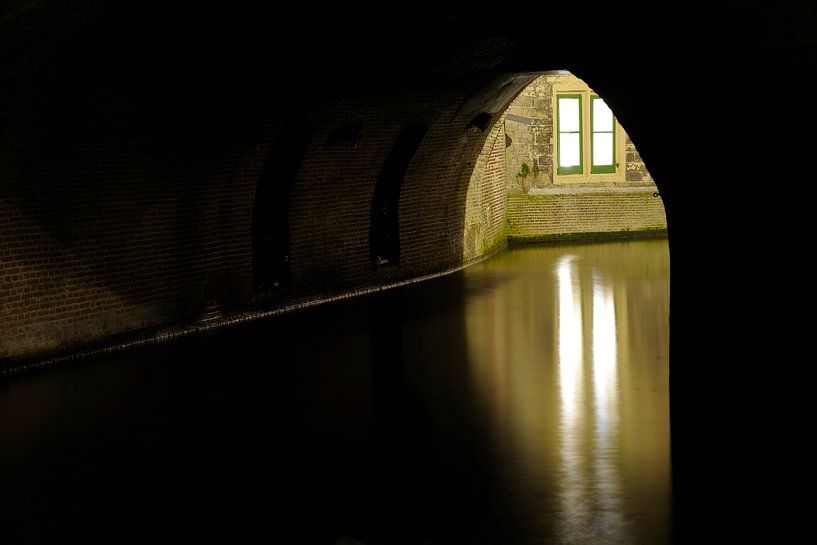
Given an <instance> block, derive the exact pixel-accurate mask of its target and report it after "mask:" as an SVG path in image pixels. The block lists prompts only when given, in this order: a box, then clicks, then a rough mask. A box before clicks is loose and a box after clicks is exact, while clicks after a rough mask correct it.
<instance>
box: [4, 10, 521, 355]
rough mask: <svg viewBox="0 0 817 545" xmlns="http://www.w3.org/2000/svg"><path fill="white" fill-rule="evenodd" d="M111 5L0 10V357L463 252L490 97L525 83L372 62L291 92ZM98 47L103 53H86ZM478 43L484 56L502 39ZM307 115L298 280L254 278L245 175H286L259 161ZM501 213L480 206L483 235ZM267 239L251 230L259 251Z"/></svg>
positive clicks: (395, 272) (432, 269) (292, 218)
mask: <svg viewBox="0 0 817 545" xmlns="http://www.w3.org/2000/svg"><path fill="white" fill-rule="evenodd" d="M103 4H104V3H98V5H96V4H95V5H96V7H93V9H92V8H88V7H87V6H86V8H87V9H85V8H82V9H76V10H75V11H71V9H72V8H71V6H70V5H69V4H65V6H62V7H60V10H63V11H54V12H53V13H52V12H50V11H49V10H52V9H56V8H54V7H53V6H52V5H49V4H42V5H36V6H34V7H32V9H31V10H29V11H22V12H19V13H18V14H16V15H15V16H14V17H13V18H10V19H6V20H2V21H0V25H2V30H3V32H2V33H1V34H0V73H4V74H13V75H14V78H12V79H10V80H9V83H10V84H9V85H5V83H4V85H3V87H2V88H0V369H9V368H12V367H19V366H21V365H27V364H28V363H31V362H37V361H41V360H42V359H44V358H50V357H52V356H60V355H62V354H67V353H71V352H75V351H82V350H85V349H88V350H95V349H98V348H101V347H105V346H110V345H112V344H117V343H131V342H142V340H149V339H154V338H161V337H166V336H168V335H171V336H172V335H175V334H179V333H184V332H188V331H196V330H200V329H201V328H203V327H210V326H218V325H220V324H224V323H229V322H232V321H236V320H243V319H248V318H252V317H255V316H259V315H266V314H268V313H270V312H277V311H280V310H285V309H289V308H294V307H298V306H301V305H304V304H310V303H313V302H317V301H321V300H326V299H327V298H332V297H338V296H345V295H348V294H353V293H360V292H362V291H366V290H370V289H379V288H381V287H383V286H386V285H392V284H394V283H399V282H402V281H408V280H411V279H414V278H417V277H419V276H423V275H426V274H435V273H439V272H441V271H447V270H451V269H453V268H456V267H459V266H460V265H461V264H462V262H463V238H464V237H463V225H464V217H465V206H464V203H465V195H466V190H467V188H468V186H469V182H470V178H471V173H472V171H473V170H474V164H475V162H476V159H477V156H478V155H479V152H480V150H482V149H483V146H484V144H485V142H486V138H488V137H489V135H495V134H496V131H494V127H495V126H496V120H497V118H498V112H501V111H502V110H503V109H504V108H505V106H507V103H508V102H509V101H510V98H508V100H506V101H505V102H504V103H501V102H502V100H501V97H502V96H504V95H503V94H502V93H505V94H507V93H509V92H511V91H512V92H514V93H515V91H516V90H518V89H517V88H514V87H513V86H512V87H511V88H510V89H511V91H508V90H507V88H506V87H504V86H503V87H502V89H501V93H500V94H499V95H497V94H496V92H495V89H494V87H496V86H494V85H492V84H491V80H492V78H493V76H491V75H490V74H487V75H486V74H482V73H481V70H482V68H481V66H482V65H481V62H482V61H480V60H475V61H472V62H470V64H467V65H465V64H463V63H461V62H457V63H456V66H457V71H458V72H457V74H456V81H454V80H446V81H445V82H444V84H443V85H444V88H445V92H441V91H440V89H439V88H435V87H429V88H427V89H413V90H411V91H409V92H407V94H406V93H405V92H404V91H402V90H401V89H400V85H399V84H398V82H399V81H401V79H400V78H402V74H401V75H399V76H398V75H395V76H393V79H392V80H390V83H389V80H387V79H383V78H386V77H387V76H385V75H384V74H383V73H382V72H381V73H380V75H379V78H380V79H379V80H378V83H380V84H382V87H378V88H374V87H371V86H370V87H368V88H367V89H366V90H365V91H361V90H360V89H359V88H357V81H356V80H354V78H351V76H349V74H348V73H346V72H343V73H339V74H337V75H336V78H335V79H334V80H333V79H331V78H329V79H327V80H326V81H325V82H323V83H322V84H321V85H320V86H319V87H320V89H319V88H318V86H315V85H312V84H311V83H310V84H309V85H303V89H302V90H298V92H297V93H296V92H291V89H289V88H286V87H282V86H281V84H280V80H279V79H278V78H277V77H276V75H275V74H268V73H267V72H263V71H258V70H250V69H248V68H250V67H253V68H254V67H255V65H252V63H251V62H250V61H249V60H247V59H242V58H241V57H240V56H236V57H231V56H230V55H229V54H227V52H232V53H235V50H234V49H228V50H226V52H222V51H219V50H216V49H213V48H211V49H209V50H207V53H217V55H215V54H214V55H212V56H207V54H204V53H202V54H199V57H197V58H198V59H199V62H200V63H201V64H200V65H197V64H195V63H193V64H192V66H191V65H189V64H184V63H179V62H177V61H179V60H180V58H179V57H177V56H176V57H174V56H173V53H174V51H173V50H166V49H164V48H162V47H160V46H159V45H156V44H155V43H154V40H155V39H157V38H156V36H155V35H154V34H151V33H149V32H148V33H146V32H145V31H144V29H143V28H141V26H140V24H143V25H146V24H149V23H147V22H145V21H141V22H139V21H138V20H137V22H136V23H134V22H132V19H131V17H130V15H131V14H130V13H128V12H127V11H126V12H125V13H126V15H127V17H123V19H122V21H119V22H120V23H121V26H116V24H114V23H115V22H116V21H115V20H112V21H113V22H112V21H108V20H106V21H105V23H106V24H105V25H101V24H98V21H97V20H96V18H97V17H101V15H100V13H102V12H99V11H97V10H103V11H105V10H108V11H111V12H115V11H116V10H117V9H119V8H117V7H102V6H103ZM89 5H90V4H89ZM141 15H142V16H143V17H145V16H146V14H145V13H142V14H141ZM105 17H113V16H112V15H110V14H107V15H105ZM114 19H115V17H114ZM148 20H149V21H153V19H151V18H148ZM131 26H132V28H131ZM111 29H114V30H111ZM162 29H164V27H162ZM165 30H167V32H168V34H167V35H166V36H165V37H164V40H165V43H166V44H167V42H168V41H169V42H170V45H172V46H174V47H177V46H178V44H176V42H175V41H174V40H175V34H174V33H173V32H172V28H171V27H168V28H167V29H165ZM129 32H130V34H129ZM44 35H52V36H54V37H53V38H52V39H51V40H43V39H41V38H42V36H44ZM148 36H149V38H147V37H148ZM207 38H208V40H209V36H208V37H207ZM140 40H141V41H140ZM103 41H104V43H106V44H107V45H108V46H109V47H108V49H106V50H100V49H99V48H98V47H97V45H98V43H102V42H103ZM146 42H150V46H149V47H148V49H144V48H141V47H140V44H141V45H146ZM202 43H205V44H209V43H211V42H209V41H207V42H202ZM213 43H215V42H213ZM237 43H239V44H240V43H241V42H237ZM197 47H199V46H197ZM204 47H207V46H206V45H205V46H204ZM231 47H233V46H231ZM235 47H237V46H235ZM482 47H483V52H484V53H485V55H486V57H485V58H491V57H492V55H494V53H492V52H493V51H495V50H500V51H501V50H502V49H503V48H505V47H507V45H506V44H504V42H502V41H501V40H498V41H492V42H489V43H486V44H484V45H483V46H482ZM181 51H182V52H183V53H184V52H185V51H186V50H185V49H184V48H183V47H182V48H181ZM89 52H90V53H89ZM94 52H95V54H91V53H94ZM175 54H176V55H179V53H178V51H175ZM412 54H414V52H412ZM151 55H155V57H151ZM458 56H459V54H456V55H455V58H458ZM184 60H185V61H187V60H188V59H186V58H185V59H184ZM254 60H255V61H260V60H261V59H260V58H259V57H258V56H256V57H255V58H254ZM219 61H221V62H222V63H223V64H222V65H220V68H218V71H215V70H216V69H215V68H213V67H212V63H214V62H216V63H217V62H219ZM269 62H272V61H269ZM281 62H283V61H281ZM452 62H453V61H452ZM127 63H130V64H127ZM155 63H159V64H155ZM279 64H280V63H279ZM284 65H285V64H284ZM236 67H238V68H241V69H240V70H239V69H238V68H236ZM209 70H214V72H213V73H211V72H209ZM292 70H293V71H294V70H295V69H294V68H293V69H292ZM307 72H308V73H309V76H310V78H313V79H314V73H312V72H311V71H310V70H307ZM228 76H229V77H228ZM358 77H362V76H360V74H358ZM230 78H232V79H230ZM242 78H243V79H242ZM529 80H530V78H527V79H526V80H525V81H529ZM224 81H228V82H229V83H230V85H229V86H224V85H223V82H224ZM304 81H306V80H304ZM432 81H437V80H436V79H435V80H432ZM218 83H222V85H221V86H215V85H216V84H218ZM324 83H325V84H326V85H324ZM519 85H520V86H521V85H522V84H519ZM339 89H344V90H345V91H344V92H341V91H339ZM303 92H308V93H311V94H308V95H305V94H303ZM497 96H499V97H500V101H499V103H497V102H496V101H497V98H496V97H497ZM511 96H512V95H511ZM355 97H359V98H355ZM494 103H496V104H494ZM486 104H489V105H490V104H494V105H493V106H490V107H488V106H486ZM485 108H488V111H487V112H486V111H485V110H484V109H485ZM479 116H482V117H479ZM475 118H479V119H483V118H486V119H488V120H490V123H489V125H490V126H486V127H480V126H479V125H480V123H477V124H476V125H475V124H474V120H475ZM418 122H419V123H423V124H425V125H427V126H428V132H427V133H426V134H425V135H424V138H423V139H422V142H421V143H420V146H419V149H418V150H417V151H416V153H415V154H414V156H413V157H412V158H411V161H410V163H409V165H408V169H407V171H406V173H405V176H404V179H403V181H402V192H401V195H400V199H399V225H400V239H401V240H400V242H401V249H400V264H399V266H393V267H392V266H390V267H380V268H377V267H374V266H373V265H372V262H371V259H370V251H369V225H370V221H371V204H372V196H373V194H374V188H375V184H376V182H377V179H378V176H379V174H380V171H381V168H382V167H383V164H384V161H385V159H386V157H387V156H388V155H389V152H390V150H391V149H392V147H393V145H394V143H395V141H396V139H397V136H398V134H400V131H401V130H402V129H403V128H404V127H405V126H406V125H407V124H410V123H418ZM350 123H352V124H353V125H355V126H359V127H361V129H362V130H361V132H360V138H359V139H357V140H356V141H353V142H351V141H346V140H344V139H343V138H340V139H337V138H335V135H336V133H337V130H338V129H339V128H342V127H344V126H346V125H349V124H350ZM301 125H307V126H310V127H314V128H315V130H314V133H313V134H311V138H310V139H309V141H308V143H307V144H306V148H305V150H302V151H303V158H302V159H301V160H300V161H299V163H298V167H297V172H296V174H295V177H294V181H292V187H291V191H290V192H289V194H288V197H287V198H288V199H289V201H290V202H289V222H288V226H289V233H288V242H287V244H288V249H289V254H290V255H289V257H290V265H291V284H290V286H289V287H285V288H280V289H264V290H261V291H257V289H256V288H257V286H256V285H255V284H254V278H253V262H254V260H253V251H254V244H253V213H254V203H255V195H256V189H257V185H258V182H259V179H260V178H261V174H262V172H263V171H264V170H265V168H268V169H271V171H272V183H278V182H279V181H280V180H278V179H277V178H276V173H275V169H276V165H275V164H274V163H273V164H266V163H267V162H268V160H269V158H270V157H273V158H274V157H276V155H275V153H273V152H274V151H275V149H274V148H275V147H276V146H281V145H282V143H286V142H287V137H288V133H287V131H289V130H291V128H292V127H298V126H301ZM492 131H493V132H492ZM497 176H498V173H496V172H493V174H489V175H488V176H487V177H486V178H485V182H484V183H485V184H488V186H490V184H491V183H492V182H496V180H498V179H499V178H497ZM483 185H484V184H483ZM486 192H487V193H486ZM482 193H483V194H489V193H491V189H490V187H483V189H482ZM484 200H485V201H486V202H488V203H489V204H490V202H489V201H490V199H484ZM273 209H274V207H273ZM497 214H498V212H492V213H491V214H489V215H490V218H491V221H493V222H494V223H493V224H491V225H492V227H490V228H489V234H490V231H491V229H494V227H495V224H496V223H497V221H498V217H499V216H498V215H497ZM263 244H264V241H260V242H259V241H256V245H257V246H260V247H262V250H261V251H263Z"/></svg>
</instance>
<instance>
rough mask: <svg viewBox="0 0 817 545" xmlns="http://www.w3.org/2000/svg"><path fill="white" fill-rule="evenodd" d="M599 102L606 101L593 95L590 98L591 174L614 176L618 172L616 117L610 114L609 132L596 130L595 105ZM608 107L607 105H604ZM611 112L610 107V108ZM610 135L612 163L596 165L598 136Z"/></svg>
mask: <svg viewBox="0 0 817 545" xmlns="http://www.w3.org/2000/svg"><path fill="white" fill-rule="evenodd" d="M597 100H601V101H602V103H604V100H603V99H602V98H601V97H600V96H598V95H593V96H591V97H590V173H591V174H613V173H615V172H616V116H615V115H613V113H612V111H611V112H610V118H611V124H610V128H609V130H607V129H605V130H603V131H602V130H596V128H597V127H596V119H595V114H596V108H595V103H596V101H597ZM604 105H605V106H607V104H606V103H604ZM608 110H609V106H608ZM603 134H609V135H610V146H611V147H612V149H611V150H609V151H610V163H609V164H600V165H597V164H596V135H603Z"/></svg>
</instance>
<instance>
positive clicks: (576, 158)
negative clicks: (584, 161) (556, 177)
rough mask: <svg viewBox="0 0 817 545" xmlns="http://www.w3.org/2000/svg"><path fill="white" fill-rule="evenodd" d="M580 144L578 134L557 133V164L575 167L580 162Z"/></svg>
mask: <svg viewBox="0 0 817 545" xmlns="http://www.w3.org/2000/svg"><path fill="white" fill-rule="evenodd" d="M580 158H581V146H580V144H579V134H578V133H570V134H560V135H559V166H560V167H575V166H579V164H581V161H580Z"/></svg>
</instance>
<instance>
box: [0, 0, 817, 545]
mask: <svg viewBox="0 0 817 545" xmlns="http://www.w3.org/2000/svg"><path fill="white" fill-rule="evenodd" d="M529 9H530V13H526V14H525V16H524V17H523V18H521V17H518V16H517V14H514V16H513V17H510V16H509V19H508V20H507V21H505V22H499V21H497V20H496V19H495V17H494V16H493V15H486V14H481V13H478V12H473V13H471V12H469V13H461V12H457V13H456V14H452V15H443V14H442V12H441V11H435V12H430V11H424V10H422V9H420V8H418V7H411V8H410V9H405V10H398V12H399V13H398V14H395V13H392V12H391V11H390V10H386V9H383V10H376V9H374V10H367V11H363V10H361V11H360V12H357V13H354V12H348V11H347V12H342V13H330V12H320V11H316V12H312V13H307V12H306V10H303V12H299V10H296V12H295V13H294V14H289V15H284V14H283V12H278V11H276V10H275V9H274V8H270V7H268V8H261V7H258V6H252V7H247V8H246V9H239V8H238V7H233V6H227V5H226V4H225V5H224V6H223V10H216V9H215V8H213V9H212V10H211V9H209V8H204V7H202V6H197V7H195V8H191V9H185V8H182V7H180V6H174V7H172V8H168V7H167V6H164V5H159V4H155V5H154V4H153V3H151V2H141V3H139V4H135V3H134V4H132V5H130V4H128V5H120V4H117V5H110V4H109V3H104V2H96V1H81V0H73V1H70V0H52V1H40V2H26V1H24V0H19V1H17V2H13V3H11V4H6V5H5V6H4V7H3V8H2V11H0V30H1V31H0V74H2V76H1V77H0V81H2V84H1V86H0V258H2V261H0V282H2V289H0V324H2V325H1V326H0V370H2V371H3V372H4V373H5V374H6V377H5V378H4V379H3V380H6V381H12V380H15V379H16V377H18V376H19V375H21V374H22V373H24V372H25V371H32V370H34V369H37V368H40V367H46V368H45V369H44V370H43V371H42V372H46V373H47V372H48V368H47V366H45V363H46V362H50V363H52V364H55V365H56V364H57V363H59V364H60V365H74V364H75V362H73V361H71V360H74V359H77V358H76V357H75V356H76V355H77V354H82V353H90V352H93V351H95V350H106V349H108V348H110V347H112V346H128V345H133V344H139V343H142V342H147V341H150V340H156V339H161V338H164V337H171V336H174V335H179V334H184V333H190V332H195V331H200V330H202V329H207V328H213V327H218V326H221V325H226V324H229V323H234V322H239V321H244V320H247V319H251V318H253V317H258V316H265V315H269V314H270V313H275V312H278V311H280V310H285V309H293V308H298V307H300V306H305V305H309V304H312V303H314V302H317V301H321V300H325V299H331V298H337V297H342V296H346V295H350V294H356V293H364V292H366V291H371V290H376V289H379V288H382V287H384V286H389V285H395V284H399V283H403V282H408V281H411V280H414V279H418V278H422V277H426V276H431V275H435V274H439V273H444V272H447V271H451V270H455V269H457V268H460V267H462V266H463V265H467V260H465V259H464V257H463V255H464V248H463V241H464V239H465V236H464V235H465V232H464V229H465V227H464V226H465V207H466V194H467V190H468V184H469V181H470V179H471V175H472V172H473V170H474V167H475V164H476V161H477V157H478V155H479V153H480V151H481V150H482V148H483V145H484V143H485V140H486V138H487V136H488V134H489V133H490V130H491V128H492V127H493V126H494V123H496V122H497V120H498V119H499V116H500V115H501V114H502V112H504V111H505V109H506V108H507V107H508V105H509V104H510V103H511V101H512V100H513V99H514V98H515V97H516V96H517V94H518V93H519V92H520V91H521V90H522V89H523V88H524V87H525V86H526V85H527V84H528V83H530V82H531V81H533V80H534V79H535V78H536V77H538V76H539V75H540V74H542V73H544V72H546V71H548V70H555V69H569V70H570V71H571V72H573V73H575V74H577V75H578V76H580V77H581V78H582V79H584V80H585V81H587V82H588V83H589V84H590V85H591V86H592V87H593V89H595V90H596V91H597V92H598V93H599V94H600V95H602V96H603V97H604V99H605V100H606V101H607V102H608V103H609V104H610V105H611V107H612V108H613V110H614V111H615V112H616V115H617V117H618V118H619V119H620V120H621V123H622V124H623V125H625V126H626V127H627V131H628V134H629V135H630V137H631V138H632V140H633V142H635V143H636V144H637V146H638V150H639V151H640V153H641V156H642V157H643V158H644V161H645V162H646V164H647V165H648V166H649V168H650V172H651V173H652V174H653V176H654V179H655V182H656V184H657V185H658V187H659V189H660V192H661V195H662V197H663V201H664V205H665V207H666V213H667V222H668V227H669V241H670V251H671V260H672V269H671V271H672V277H671V330H670V331H671V354H670V358H671V359H670V364H671V383H670V386H671V401H672V430H671V431H672V448H673V452H672V454H673V486H674V494H675V498H674V505H675V510H676V515H675V517H676V519H675V520H676V524H677V526H678V528H677V541H678V542H679V543H703V542H710V541H711V542H720V543H722V542H724V541H727V542H739V541H741V540H743V541H753V540H754V539H755V538H758V537H759V536H763V537H768V538H770V537H771V536H774V539H775V540H778V541H779V540H781V539H782V538H783V536H789V537H793V536H796V535H797V531H798V529H799V525H800V524H801V523H802V522H804V521H803V519H802V518H801V517H802V513H803V511H802V509H803V508H805V506H804V505H803V506H800V505H798V504H797V502H795V501H794V500H793V497H794V496H793V494H794V490H795V486H794V484H793V483H796V482H798V481H799V480H800V475H801V474H802V473H803V472H805V471H806V469H805V468H806V467H807V466H806V465H805V461H804V460H801V457H802V456H803V453H804V452H806V451H805V450H803V449H802V446H801V440H802V437H803V435H804V432H803V428H801V425H803V422H804V421H803V417H804V416H807V415H809V414H810V411H811V410H812V409H811V408H810V407H809V408H808V409H807V408H806V407H807V405H808V404H807V403H806V398H805V397H804V392H803V391H801V390H800V388H802V387H803V386H802V382H799V381H798V380H797V379H796V378H793V377H797V376H798V373H799V372H800V371H798V370H797V369H796V367H795V366H796V365H798V363H797V362H800V361H802V359H803V358H802V356H800V355H799V349H798V342H799V341H800V340H801V339H802V338H803V337H800V335H799V333H800V332H802V331H803V328H804V327H806V325H807V324H806V323H805V322H803V321H800V320H794V319H793V315H792V314H790V304H791V303H792V301H795V300H796V301H802V300H803V297H802V295H798V293H799V289H801V288H798V287H797V286H798V285H801V286H805V285H807V284H805V282H806V278H807V277H806V276H805V275H806V268H805V267H800V266H792V267H785V268H781V267H780V258H779V256H780V255H787V254H788V255H799V254H801V253H802V252H803V247H802V246H801V245H800V240H799V239H800V237H801V235H802V234H803V233H806V232H807V231H806V226H805V225H806V221H807V218H808V214H807V213H806V212H807V210H806V208H807V206H808V202H807V199H800V198H797V197H796V196H792V195H791V194H790V193H789V190H786V189H781V188H780V186H778V185H777V184H779V183H782V180H781V177H782V176H783V173H788V172H791V171H790V170H788V169H787V168H785V167H784V166H783V165H781V162H786V163H787V162H789V158H792V157H805V156H806V155H804V154H805V153H807V151H808V150H807V149H806V145H807V143H808V141H809V138H810V137H803V136H801V135H802V134H803V130H802V127H803V126H804V124H806V125H807V123H806V122H805V120H804V117H803V115H805V116H806V117H805V119H811V120H812V121H813V118H812V117H809V116H811V114H813V111H812V110H810V109H809V107H808V106H807V105H806V104H803V107H802V108H800V106H796V107H795V106H792V105H791V104H792V101H793V100H794V97H793V96H792V95H791V89H807V88H808V77H809V76H810V75H811V74H812V73H813V72H814V69H815V66H814V61H815V59H817V55H816V54H815V32H814V29H815V19H814V15H815V14H814V12H813V9H812V8H811V7H810V5H809V4H808V3H806V2H800V3H798V2H788V3H782V4H781V3H777V4H775V5H774V7H772V6H763V5H758V4H751V5H744V4H743V3H740V2H730V3H726V4H723V5H719V6H717V7H713V6H709V5H704V4H703V3H700V5H699V4H695V3H694V4H684V5H683V6H681V5H677V6H674V7H673V9H672V10H670V9H669V8H664V7H660V8H659V7H655V8H644V7H638V6H636V5H632V6H631V5H629V3H627V2H625V3H624V4H622V5H616V6H615V7H607V8H603V9H602V10H601V11H600V12H598V13H596V14H595V15H594V16H588V15H587V14H584V13H582V12H581V10H580V9H579V8H571V7H568V6H566V5H564V4H563V3H547V2H546V3H543V4H540V5H537V6H535V7H530V8H529ZM564 21H575V22H577V23H576V24H572V23H571V24H564V25H562V24H561V23H560V22H564ZM610 21H615V23H614V24H613V25H611V24H610ZM577 25H578V27H579V28H581V32H577V31H576V28H577ZM792 109H794V110H797V111H798V112H800V113H798V114H797V115H794V114H793V113H792ZM801 114H803V115H801ZM786 176H790V174H786ZM796 192H799V190H795V193H796ZM769 240H771V241H773V246H774V247H773V248H772V249H770V248H769V244H768V242H767V241H769ZM764 250H765V251H766V252H770V251H772V252H773V253H774V255H772V256H764V255H758V254H759V253H760V252H762V251H764ZM472 257H473V256H472ZM476 257H479V256H476ZM801 281H802V282H803V283H802V284H800V282H801ZM790 292H791V293H790ZM789 318H791V320H790V319H789ZM769 365H774V367H775V373H774V374H771V375H770V374H768V366H769ZM798 384H799V385H798ZM11 409H13V407H12V408H10V410H11ZM780 498H788V500H790V501H782V502H781V500H780ZM18 501H21V502H22V501H23V500H22V499H19V498H14V497H4V498H3V503H4V505H13V504H15V503H16V502H18ZM25 501H28V502H29V503H28V504H25V505H28V506H29V507H28V508H30V509H36V501H34V500H31V499H30V498H29V499H27V500H25ZM747 520H751V521H752V523H751V524H748V523H747Z"/></svg>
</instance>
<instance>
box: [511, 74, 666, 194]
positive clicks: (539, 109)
mask: <svg viewBox="0 0 817 545" xmlns="http://www.w3.org/2000/svg"><path fill="white" fill-rule="evenodd" d="M569 78H573V76H570V75H542V76H539V77H538V78H537V79H535V80H534V81H533V82H532V83H531V84H530V85H529V86H527V87H526V88H525V89H523V90H522V92H521V93H520V94H519V96H518V97H517V98H516V99H515V100H514V101H513V102H512V103H511V105H510V106H509V108H508V112H507V116H506V120H507V122H506V129H505V130H506V132H507V134H508V138H509V141H510V146H509V148H508V152H507V157H506V168H507V175H508V184H509V185H508V189H509V191H510V192H511V193H528V191H529V190H531V189H542V188H547V187H551V186H553V185H554V180H553V161H554V153H555V149H554V146H555V144H554V142H555V136H554V126H555V125H554V123H555V119H554V114H553V93H554V91H553V86H554V85H556V84H560V83H564V82H567V81H568V79H569ZM625 154H626V172H625V175H624V181H623V182H622V183H620V184H617V185H645V186H651V187H652V186H654V182H653V179H652V177H651V176H650V173H649V171H648V170H647V167H646V166H645V164H644V161H643V160H642V159H641V156H640V155H639V153H638V152H637V150H636V149H635V145H634V144H633V143H632V141H631V140H630V137H629V136H626V137H625ZM523 165H527V169H525V167H524V166H523ZM525 170H527V171H528V172H527V173H526V172H525ZM560 185H562V184H560Z"/></svg>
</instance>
